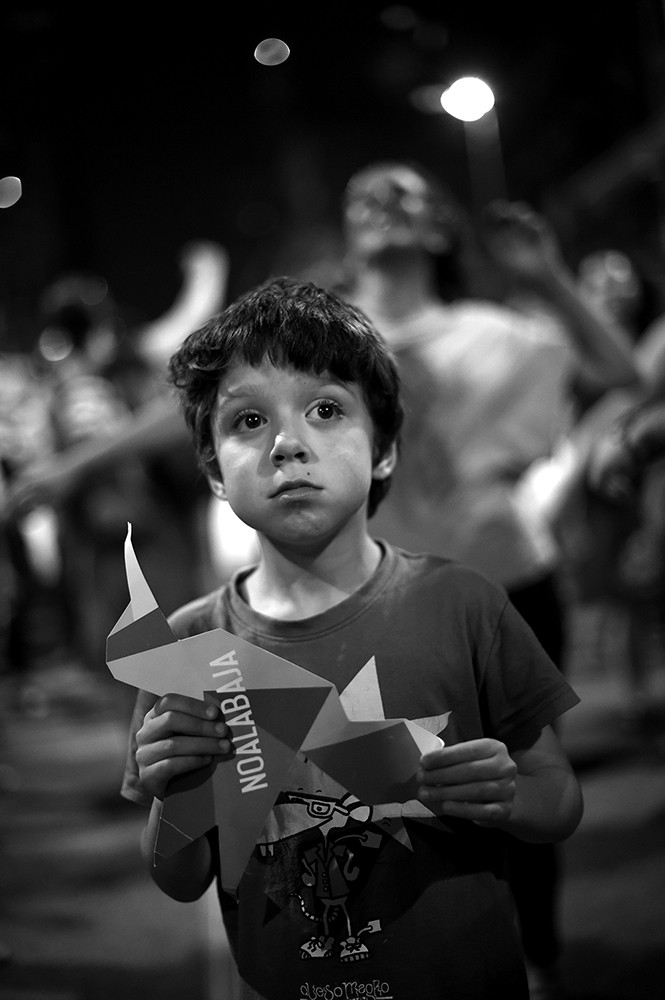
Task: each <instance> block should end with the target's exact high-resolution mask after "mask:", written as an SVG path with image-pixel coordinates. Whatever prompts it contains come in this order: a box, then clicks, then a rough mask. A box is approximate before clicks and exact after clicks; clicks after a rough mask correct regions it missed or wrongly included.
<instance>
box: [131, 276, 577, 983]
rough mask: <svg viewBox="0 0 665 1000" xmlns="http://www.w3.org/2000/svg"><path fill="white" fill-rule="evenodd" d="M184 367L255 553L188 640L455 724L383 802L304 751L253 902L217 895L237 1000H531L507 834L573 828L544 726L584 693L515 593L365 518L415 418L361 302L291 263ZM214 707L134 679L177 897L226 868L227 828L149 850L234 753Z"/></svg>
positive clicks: (562, 777) (213, 599)
mask: <svg viewBox="0 0 665 1000" xmlns="http://www.w3.org/2000/svg"><path fill="white" fill-rule="evenodd" d="M170 374H171V380H172V382H173V384H174V385H175V386H176V388H177V389H178V390H179V391H180V393H181V400H182V403H183V410H184V415H185V419H186V421H187V423H188V426H189V427H190V429H191V430H192V432H193V435H194V439H195V442H196V446H197V449H198V452H199V456H200V459H201V463H202V466H203V468H204V470H205V472H206V475H207V477H208V480H209V482H210V486H211V488H212V490H213V492H214V493H215V494H216V495H217V496H218V497H219V498H220V499H223V500H226V501H228V502H229V504H230V505H231V507H232V508H233V509H234V511H235V512H236V513H237V514H238V515H239V517H240V518H241V519H242V520H243V521H245V522H246V523H247V524H249V525H251V526H252V527H253V528H254V529H255V530H256V532H257V533H258V538H259V540H260V558H259V560H258V563H257V565H255V566H252V567H250V568H247V569H244V570H241V571H240V572H239V573H238V574H236V576H235V578H234V579H233V580H232V581H231V582H230V583H229V584H228V585H226V586H224V587H222V588H221V589H220V590H218V591H216V592H214V593H212V594H209V595H207V596H204V597H202V598H200V599H198V600H196V601H194V602H192V603H191V604H189V605H188V606H186V607H184V608H182V609H180V610H179V611H177V612H176V613H175V614H174V615H173V616H171V619H170V624H171V626H172V628H173V630H174V632H175V634H176V635H178V636H179V637H186V636H189V635H195V634H198V633H201V632H205V631H208V630H210V629H212V628H219V627H221V628H224V629H226V630H227V631H230V632H233V633H234V634H237V635H239V636H241V637H243V638H244V639H246V640H248V641H250V642H253V643H255V644H256V645H257V646H262V647H264V648H266V649H269V650H270V651H271V652H273V653H277V654H278V655H279V656H281V657H283V658H284V659H287V660H290V661H291V662H293V663H296V664H297V665H299V666H301V667H303V668H305V669H307V670H310V671H312V672H314V673H317V674H318V675H320V676H322V677H325V678H326V679H327V680H330V681H331V682H333V683H334V684H335V686H336V687H337V690H338V692H339V693H340V696H341V697H342V698H343V697H344V692H345V690H346V689H349V691H353V692H354V694H353V697H354V699H355V702H354V711H355V717H356V718H361V717H362V718H367V719H369V718H372V719H379V718H386V719H389V718H408V719H411V720H415V721H417V722H418V723H419V724H420V725H422V726H423V727H424V728H429V729H430V731H432V732H435V733H436V734H441V735H442V737H443V739H444V740H445V746H443V747H442V748H441V749H440V750H436V751H433V752H431V753H429V754H427V755H424V756H423V758H422V759H421V767H420V771H419V774H418V781H419V784H420V791H419V801H413V802H407V803H405V804H404V803H403V804H395V803H385V804H384V805H381V806H379V807H376V806H375V807H373V808H372V807H368V806H366V805H364V804H363V803H362V802H359V801H358V800H356V799H353V797H351V796H350V795H348V794H347V789H345V788H343V787H341V786H340V785H338V784H336V783H335V782H334V781H333V780H332V779H331V778H330V777H329V776H328V775H326V774H324V773H323V772H321V771H320V770H318V769H317V768H316V767H315V766H314V765H313V763H312V762H311V761H309V760H308V759H307V758H305V757H304V756H303V755H299V756H298V758H297V760H296V762H295V763H294V765H293V767H292V768H291V771H290V772H289V778H288V782H286V783H285V787H284V788H283V790H282V792H281V794H280V796H279V798H278V799H277V802H276V805H275V807H274V809H273V811H272V813H271V816H270V818H269V820H268V822H267V824H266V826H265V828H264V830H263V833H262V836H261V837H260V838H259V842H258V843H257V845H256V847H255V850H254V852H253V855H252V858H251V860H250V863H249V865H248V867H247V869H246V872H245V874H244V876H243V878H242V880H241V882H240V886H239V892H238V900H237V901H236V900H235V899H232V898H231V897H230V896H228V895H227V894H225V893H223V892H221V891H220V903H221V907H222V912H223V916H224V921H225V925H226V928H227V931H228V935H229V940H230V943H231V947H232V950H233V954H234V957H235V959H236V962H237V966H238V970H239V974H240V977H241V983H242V989H243V990H244V991H245V992H242V996H243V997H245V996H246V997H252V998H257V997H265V998H276V1000H296V998H303V997H304V998H310V997H312V998H313V997H320V998H324V997H331V998H333V997H343V998H345V1000H346V998H356V997H364V998H367V997H373V998H378V997H385V998H387V997H390V998H393V1000H407V998H408V1000H416V998H418V1000H423V998H434V997H437V998H438V997H443V996H446V997H451V998H452V997H455V998H462V997H464V998H467V1000H471V998H478V1000H480V998H487V997H490V996H504V995H505V996H510V997H511V998H512V1000H517V998H520V997H521V998H524V1000H526V998H527V997H528V990H527V985H526V976H525V972H524V967H523V960H522V955H521V949H520V945H519V940H518V937H517V935H516V932H515V926H514V915H513V911H512V908H511V904H510V900H509V894H508V891H507V889H506V885H505V881H504V879H503V870H502V861H503V842H504V832H510V833H512V834H515V835H517V836H519V837H522V838H524V839H525V840H530V841H549V840H562V839H564V838H566V837H568V836H570V834H572V832H573V831H574V830H575V828H576V827H577V825H578V823H579V821H580V818H581V813H582V801H581V794H580V790H579V786H578V784H577V781H576V779H575V777H574V774H573V772H572V769H571V767H570V764H569V762H568V760H567V758H566V756H565V754H564V753H563V751H562V749H561V747H560V745H559V743H558V740H557V737H556V736H555V734H554V732H553V730H552V729H551V727H550V723H551V722H552V721H553V720H554V719H555V718H556V717H558V716H559V715H560V714H561V713H562V712H564V711H565V710H567V709H568V708H570V707H572V706H573V705H574V704H576V703H577V701H578V698H577V696H576V695H575V694H574V692H573V691H572V690H571V689H570V687H569V686H568V684H567V682H566V681H565V680H564V679H563V678H562V676H561V674H560V673H559V671H558V670H557V669H556V668H555V667H554V665H553V664H552V663H551V661H550V660H549V658H548V657H547V656H546V654H545V653H544V651H543V650H542V647H541V646H540V645H539V644H538V642H537V641H536V639H535V637H534V636H533V634H532V632H531V631H530V629H529V628H528V627H527V626H526V624H525V623H524V621H523V620H522V619H521V618H520V617H519V616H518V614H517V612H516V611H515V610H514V608H512V606H511V605H510V604H509V603H508V602H507V600H506V596H505V594H504V592H503V591H502V590H500V589H499V588H497V587H495V586H494V585H493V584H491V583H489V582H488V581H486V580H485V578H484V577H481V576H480V575H479V574H477V573H476V572H475V571H473V570H470V569H467V568H465V567H462V566H461V565H459V564H457V563H454V562H452V561H449V560H445V559H441V558H434V557H429V556H427V555H413V554H410V553H406V552H403V551H401V550H397V549H394V548H393V547H391V546H389V545H387V544H385V543H383V542H382V541H380V540H377V539H374V538H373V537H372V536H371V535H370V533H369V530H368V518H369V517H371V515H372V514H373V513H374V511H375V509H376V507H377V505H378V504H379V503H380V501H381V498H382V497H383V495H384V494H385V493H386V491H387V489H388V487H389V483H390V476H391V474H392V471H393V469H394V467H395V463H396V460H397V441H398V435H399V429H400V425H401V420H402V411H401V404H400V400H399V383H398V376H397V371H396V368H395V364H394V361H393V359H392V356H391V355H390V353H389V352H388V350H387V349H386V347H385V346H384V344H383V343H382V341H381V340H380V338H379V336H378V335H377V333H376V332H375V330H374V328H373V327H372V325H371V324H370V322H369V320H367V318H366V317H365V315H364V314H363V313H361V312H360V311H359V310H357V309H355V308H354V307H353V306H350V305H348V304H346V303H344V302H342V301H341V300H340V299H339V298H337V297H336V296H335V295H333V294H331V293H329V292H326V291H323V290H322V289H319V288H316V287H315V286H314V285H312V284H297V283H295V282H293V281H291V280H289V279H287V278H277V279H273V280H271V281H268V282H266V283H265V284H264V285H262V286H260V287H259V288H258V289H256V290H254V291H252V292H250V293H248V294H247V295H245V296H243V297H241V298H240V299H238V300H237V301H236V302H235V303H233V304H232V305H231V306H229V307H228V308H227V309H226V310H225V311H224V312H223V313H221V314H220V315H218V316H217V317H213V318H212V319H211V320H210V321H209V322H208V323H206V324H205V325H204V326H203V327H202V328H201V329H200V330H198V331H196V332H194V333H193V334H191V335H190V336H189V337H188V339H187V340H186V341H185V342H184V344H183V345H182V346H181V348H180V349H179V350H178V351H177V352H176V354H175V355H174V356H173V358H172V359H171V362H170ZM368 664H372V665H373V669H372V670H370V671H367V670H366V671H365V672H364V674H363V676H364V678H366V682H365V683H363V684H358V683H357V682H356V684H355V685H354V679H356V677H357V675H358V674H359V673H360V672H361V671H362V670H363V668H364V667H366V666H367V665H368ZM364 705H367V708H366V711H365V712H363V711H362V709H363V706H364ZM370 705H371V706H372V707H371V708H370ZM377 705H378V706H380V707H379V708H377ZM211 712H212V713H214V712H215V709H214V708H212V709H211V707H210V706H206V705H205V704H204V703H203V702H202V701H197V700H194V699H190V698H186V697H184V696H181V695H177V694H167V695H165V696H163V697H160V698H158V699H157V700H156V701H155V696H154V695H152V696H151V695H149V694H147V693H146V692H140V693H139V696H138V701H137V707H136V712H135V722H134V724H133V736H132V739H131V747H130V753H129V757H128V770H127V774H126V777H125V783H124V787H123V793H124V794H125V795H126V796H127V797H129V798H132V799H134V800H136V801H139V802H143V803H144V804H146V805H149V804H150V803H152V809H151V813H150V818H149V820H148V823H147V826H146V828H145V831H144V834H143V837H142V850H143V854H144V857H145V860H146V864H147V866H148V867H149V870H150V872H151V875H152V877H153V878H154V880H155V882H156V883H157V885H159V886H160V888H162V890H163V891H164V892H166V893H167V894H169V895H170V896H172V897H174V898H176V899H180V900H194V899H197V898H198V897H200V895H201V894H202V893H203V892H204V891H205V890H206V889H207V887H208V886H209V885H210V884H211V882H212V880H213V879H215V877H216V875H218V872H217V870H216V869H217V868H218V867H219V866H218V854H217V837H216V831H212V833H211V834H210V835H209V836H206V837H202V838H200V839H199V840H197V841H195V842H193V843H191V844H190V845H189V846H188V847H186V848H184V849H183V850H181V851H179V852H177V853H176V854H175V855H172V856H171V857H170V858H168V859H163V858H162V859H159V860H158V861H157V863H156V865H155V866H153V846H154V842H155V836H156V829H157V825H158V820H159V812H160V808H161V800H162V799H163V796H164V793H165V791H166V788H167V785H168V783H169V781H170V780H171V779H172V778H174V777H176V776H177V775H182V774H184V773H186V772H188V771H192V770H194V769H196V768H200V767H204V766H207V765H208V764H209V763H210V762H211V760H214V759H215V758H216V757H217V756H223V755H224V754H226V753H228V752H229V750H230V747H231V744H230V740H229V736H230V735H231V734H230V732H229V730H228V729H227V727H226V725H225V723H224V720H223V719H222V718H221V717H211V714H210V713H211ZM221 766H223V764H222V765H221ZM218 885H219V883H218Z"/></svg>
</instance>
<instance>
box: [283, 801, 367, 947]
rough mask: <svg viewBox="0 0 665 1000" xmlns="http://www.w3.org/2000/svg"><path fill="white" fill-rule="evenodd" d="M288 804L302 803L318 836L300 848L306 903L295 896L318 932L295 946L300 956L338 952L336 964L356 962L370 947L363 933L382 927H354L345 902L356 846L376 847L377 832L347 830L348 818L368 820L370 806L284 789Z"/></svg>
mask: <svg viewBox="0 0 665 1000" xmlns="http://www.w3.org/2000/svg"><path fill="white" fill-rule="evenodd" d="M285 798H286V800H287V801H288V802H290V803H294V804H295V803H298V804H299V805H302V806H305V807H306V809H307V813H308V816H309V817H311V818H312V819H314V820H315V821H317V826H318V830H319V832H320V833H321V835H322V836H321V839H320V840H319V841H318V842H317V843H316V844H314V845H312V846H310V847H307V848H305V849H304V850H303V852H302V854H301V856H300V865H301V878H302V882H303V884H304V885H305V886H306V887H307V889H308V890H309V893H308V896H309V899H310V900H311V902H309V903H308V901H307V900H306V899H305V897H304V896H303V895H301V894H298V893H295V894H294V895H297V896H298V898H299V900H300V904H301V907H302V910H303V913H305V915H306V916H307V917H309V919H310V920H313V921H316V922H317V923H318V924H320V925H321V933H320V934H314V935H313V936H312V937H311V938H310V939H309V940H308V941H306V942H305V943H304V944H303V945H302V946H301V949H300V957H301V958H303V959H312V958H331V957H333V956H334V954H335V948H336V947H337V948H338V949H339V950H338V952H337V959H338V961H340V962H358V961H361V960H362V959H364V958H368V957H369V949H368V947H367V945H366V944H365V943H364V941H362V940H361V938H362V937H364V936H365V935H367V934H374V933H376V932H377V931H380V930H381V922H380V920H378V919H377V920H370V921H369V923H368V924H367V925H366V926H365V927H362V928H360V929H359V930H357V931H355V933H354V930H353V927H352V924H351V916H350V913H349V909H348V905H347V904H348V900H349V896H350V895H351V892H352V887H353V883H354V882H356V880H357V879H358V877H359V875H360V874H361V869H360V866H359V859H358V854H357V849H358V848H359V847H361V846H362V847H363V848H365V849H370V850H372V849H373V850H378V849H379V847H380V845H381V841H382V839H383V838H382V836H381V834H380V833H378V832H377V831H374V830H371V829H368V828H367V827H366V826H357V827H356V826H354V828H353V829H350V830H348V829H346V828H347V827H348V825H349V823H351V822H352V821H355V822H357V823H363V824H367V823H369V822H370V820H371V814H372V810H371V807H370V806H366V805H363V804H362V803H361V802H359V801H358V799H356V798H355V796H353V795H350V794H346V795H344V796H342V797H341V798H339V799H335V798H329V797H327V796H322V795H306V794H304V793H300V792H287V793H286V795H285Z"/></svg>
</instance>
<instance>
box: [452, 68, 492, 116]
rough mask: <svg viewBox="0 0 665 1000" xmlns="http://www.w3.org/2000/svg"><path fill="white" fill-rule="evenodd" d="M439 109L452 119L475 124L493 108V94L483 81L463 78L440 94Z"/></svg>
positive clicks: (469, 77)
mask: <svg viewBox="0 0 665 1000" xmlns="http://www.w3.org/2000/svg"><path fill="white" fill-rule="evenodd" d="M441 107H442V108H443V110H444V111H447V112H448V114H449V115H452V116H453V118H459V119H460V121H463V122H476V121H478V119H479V118H482V117H483V115H486V114H487V112H488V111H491V110H492V108H493V107H494V94H493V93H492V89H491V87H489V86H488V85H487V84H486V83H485V81H484V80H480V79H479V78H478V77H477V76H465V77H462V78H461V79H460V80H456V81H455V83H453V84H451V86H450V87H448V89H447V90H444V92H443V93H442V94H441Z"/></svg>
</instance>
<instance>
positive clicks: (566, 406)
mask: <svg viewBox="0 0 665 1000" xmlns="http://www.w3.org/2000/svg"><path fill="white" fill-rule="evenodd" d="M379 329H380V331H381V332H382V333H383V334H384V335H385V337H386V340H387V341H388V343H389V344H390V345H391V347H392V349H393V351H394V353H395V355H396V357H397V361H398V365H399V370H400V375H401V379H402V394H403V399H404V407H405V420H404V427H403V431H402V447H401V452H400V458H399V462H398V463H397V468H396V470H395V472H394V474H393V477H392V484H391V487H390V491H389V493H388V495H387V497H386V498H385V499H384V500H383V501H382V503H381V506H380V507H379V509H378V511H377V513H376V515H375V516H374V518H373V520H372V522H371V526H372V530H373V532H374V534H377V535H379V536H381V537H383V538H386V539H388V541H390V542H392V543H393V544H395V545H399V546H401V547H403V548H407V549H409V550H411V551H413V552H433V553H436V554H437V555H442V556H449V557H451V558H453V559H459V560H460V561H462V562H464V563H466V564H467V565H469V566H473V567H474V568H475V569H478V570H479V571H480V572H481V573H484V574H485V575H486V576H489V577H490V579H492V580H495V581H496V582H498V583H501V584H502V585H503V586H505V587H509V588H513V587H521V586H524V585H526V584H528V583H530V582H532V581H534V580H538V579H539V578H540V577H542V576H544V575H545V574H546V573H547V572H549V571H550V570H551V569H552V567H553V566H555V564H556V561H557V548H556V544H555V542H554V538H553V536H552V534H551V532H550V530H549V527H548V525H547V524H546V522H545V520H544V519H543V518H542V517H540V516H539V513H538V507H537V505H536V504H530V503H527V504H523V503H521V502H520V496H521V495H520V493H519V492H516V490H515V485H516V483H517V482H518V480H519V479H520V477H521V476H522V475H523V474H524V473H525V471H526V470H527V469H528V468H529V466H530V465H531V464H532V463H533V462H534V461H536V460H537V459H542V458H543V457H549V456H550V455H551V454H552V452H553V450H554V448H555V447H556V446H557V445H558V444H559V443H560V441H561V439H562V438H563V437H564V436H565V435H566V433H567V432H568V431H569V429H570V420H571V406H572V404H571V399H570V391H569V385H570V379H571V376H572V366H573V355H572V351H571V348H570V346H569V345H568V343H567V340H566V338H565V336H564V334H563V333H562V330H561V327H560V326H558V325H557V324H556V323H555V321H554V320H553V318H552V317H550V316H549V315H547V314H545V313H542V314H541V313H538V314H536V313H532V314H531V315H527V314H526V313H520V312H518V311H517V310H515V309H509V308H507V307H505V306H501V305H498V304H495V303H492V302H484V301H460V302H459V303H453V304H451V305H445V304H433V305H431V306H429V307H427V308H426V309H423V310H422V311H421V312H419V313H418V314H417V315H414V316H412V317H410V318H409V319H407V320H405V321H403V322H402V323H393V324H389V323H387V322H385V321H382V322H381V323H380V324H379Z"/></svg>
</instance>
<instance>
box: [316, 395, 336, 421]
mask: <svg viewBox="0 0 665 1000" xmlns="http://www.w3.org/2000/svg"><path fill="white" fill-rule="evenodd" d="M341 412H342V408H341V406H340V405H339V403H335V402H334V400H332V399H320V400H319V401H318V402H317V403H315V404H314V406H313V407H312V409H311V410H310V411H309V416H314V417H317V418H318V419H319V420H333V419H334V418H335V417H338V416H339V415H340V414H341Z"/></svg>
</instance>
